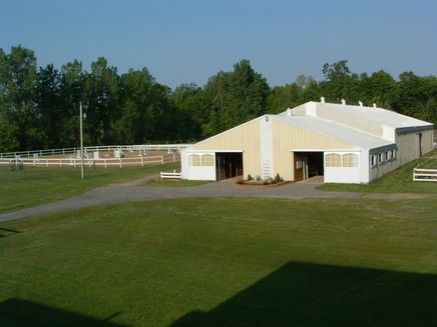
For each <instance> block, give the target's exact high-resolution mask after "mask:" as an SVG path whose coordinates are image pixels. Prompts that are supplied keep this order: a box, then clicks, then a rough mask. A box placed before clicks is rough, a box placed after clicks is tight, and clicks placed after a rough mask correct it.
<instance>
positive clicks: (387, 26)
mask: <svg viewBox="0 0 437 327" xmlns="http://www.w3.org/2000/svg"><path fill="white" fill-rule="evenodd" d="M436 15H437V1H431V0H430V1H427V0H416V1H404V0H396V1H395V0H393V1H388V0H380V1H352V0H350V1H339V0H330V1H328V0H326V1H291V0H290V1H279V0H277V1H275V0H271V1H267V0H265V1H258V0H247V1H243V0H232V1H231V0H222V1H218V0H185V1H182V0H179V1H177V0H173V1H170V0H167V1H166V0H161V1H158V0H149V1H134V0H125V1H121V0H120V1H112V0H105V1H103V0H102V1H97V0H94V1H93V0H87V1H82V0H74V1H64V0H58V1H55V0H53V1H42V0H28V1H23V0H0V47H1V48H3V49H4V50H6V51H9V48H10V47H11V46H12V45H17V44H22V45H23V46H25V47H28V48H31V49H33V50H34V51H35V52H36V55H37V57H38V63H39V64H40V65H46V64H48V63H54V64H55V65H56V66H57V67H60V65H62V64H63V63H66V62H67V61H70V60H72V59H74V58H77V59H79V60H81V61H83V63H84V64H85V67H86V68H87V69H88V67H89V64H90V62H91V61H92V60H94V59H96V58H97V57H98V56H104V57H106V58H108V60H109V62H110V64H112V65H114V66H116V67H118V68H119V71H120V72H125V71H127V70H128V69H129V68H142V67H147V68H148V69H149V70H150V71H151V73H152V74H153V75H154V76H155V77H156V78H157V80H158V81H159V82H161V83H164V84H167V85H169V86H171V87H174V86H176V85H179V84H180V83H184V82H196V83H198V84H200V85H203V84H204V83H205V82H206V81H207V79H208V78H209V77H210V76H212V75H213V74H215V73H217V72H218V71H220V70H230V69H232V65H233V64H234V63H235V62H237V61H239V60H240V59H243V58H246V59H249V60H250V61H251V63H252V65H253V66H254V68H255V69H256V70H257V71H259V72H261V73H262V74H263V75H264V76H265V77H266V78H267V80H268V81H269V83H270V85H272V86H274V85H279V84H284V83H289V82H292V81H294V79H295V78H296V76H297V75H298V74H311V75H312V76H313V77H315V78H316V79H320V78H321V68H322V65H323V64H324V63H325V62H330V63H332V62H335V61H338V60H341V59H348V60H349V66H350V68H351V69H352V70H353V71H355V72H363V71H366V72H373V71H377V70H380V69H384V70H386V71H388V72H390V73H391V74H394V75H395V76H397V75H398V74H399V73H400V72H402V71H405V70H412V71H414V72H416V73H417V74H420V75H430V74H437V18H436V17H437V16H436Z"/></svg>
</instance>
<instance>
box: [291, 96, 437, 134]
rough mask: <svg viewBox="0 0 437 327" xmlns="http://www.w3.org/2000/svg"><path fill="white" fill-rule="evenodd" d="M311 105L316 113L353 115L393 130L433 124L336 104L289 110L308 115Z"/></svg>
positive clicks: (369, 108) (372, 108)
mask: <svg viewBox="0 0 437 327" xmlns="http://www.w3.org/2000/svg"><path fill="white" fill-rule="evenodd" d="M309 103H311V104H313V105H315V106H316V115H317V112H319V111H320V112H321V111H324V110H329V111H330V112H333V111H334V112H336V113H337V114H338V115H351V114H352V115H353V116H354V117H356V119H357V120H365V121H370V122H374V123H379V124H384V125H387V126H390V127H393V128H405V127H420V126H423V127H426V126H432V125H433V124H431V123H428V122H426V121H423V120H419V119H416V118H412V117H409V116H405V115H402V114H399V113H397V112H394V111H391V110H387V109H383V108H374V107H364V106H363V107H362V106H355V105H343V104H338V103H319V102H307V103H306V104H303V105H301V106H298V107H296V108H294V109H291V110H292V112H293V114H296V115H301V114H304V115H305V114H308V113H307V112H306V105H307V104H309Z"/></svg>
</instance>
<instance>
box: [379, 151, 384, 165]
mask: <svg viewBox="0 0 437 327" xmlns="http://www.w3.org/2000/svg"><path fill="white" fill-rule="evenodd" d="M383 162H384V153H382V152H381V153H379V154H378V163H383Z"/></svg>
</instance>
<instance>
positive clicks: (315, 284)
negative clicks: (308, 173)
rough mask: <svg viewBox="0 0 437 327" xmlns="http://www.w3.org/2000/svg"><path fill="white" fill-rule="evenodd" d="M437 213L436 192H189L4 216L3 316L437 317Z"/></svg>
mask: <svg viewBox="0 0 437 327" xmlns="http://www.w3.org/2000/svg"><path fill="white" fill-rule="evenodd" d="M436 210H437V201H435V199H423V200H421V205H420V206H417V204H416V202H413V201H410V200H403V201H380V200H366V199H360V200H300V201H291V200H280V199H223V198H222V199H179V200H160V201H153V202H144V203H130V204H125V205H116V206H115V205H114V206H106V207H95V208H90V209H84V210H78V211H69V212H68V211H67V212H64V213H62V214H56V215H52V216H48V217H41V218H34V219H27V220H22V221H13V222H9V223H3V224H1V225H0V234H1V237H0V257H1V258H2V264H1V265H0V289H1V290H2V292H0V316H1V317H2V323H4V324H5V325H19V324H21V323H23V322H26V323H27V324H31V325H35V326H36V325H41V326H42V325H44V326H47V325H66V324H67V325H101V326H105V325H107V326H117V325H136V326H168V325H174V326H198V325H201V326H206V325H208V326H211V325H217V326H223V325H236V326H241V325H276V326H285V325H311V326H320V325H360V326H378V325H379V326H387V325H390V326H412V325H414V326H431V325H436V324H437V313H436V311H435V307H436V306H437V255H436V253H437V234H436V230H437V220H436V216H435V212H436ZM363 310H364V311H363Z"/></svg>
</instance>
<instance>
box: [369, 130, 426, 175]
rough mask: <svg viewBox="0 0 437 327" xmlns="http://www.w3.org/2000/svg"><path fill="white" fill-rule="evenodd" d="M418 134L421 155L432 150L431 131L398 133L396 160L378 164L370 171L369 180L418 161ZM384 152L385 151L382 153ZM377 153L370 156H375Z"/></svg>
mask: <svg viewBox="0 0 437 327" xmlns="http://www.w3.org/2000/svg"><path fill="white" fill-rule="evenodd" d="M418 133H422V155H423V154H426V153H428V152H429V151H431V150H432V142H433V131H432V130H424V131H420V132H412V133H400V134H397V135H396V146H397V154H396V160H391V161H387V162H384V163H381V164H378V165H377V166H375V167H372V168H371V169H370V180H374V179H378V178H381V177H382V176H384V175H385V174H387V173H389V172H391V171H393V170H395V169H397V168H399V167H400V166H403V165H405V164H406V163H408V162H410V161H412V160H415V159H418V158H419V155H418V153H419V151H418V136H417V134H418ZM383 152H385V151H383ZM378 153H379V152H378V151H373V152H372V154H375V155H377V154H378Z"/></svg>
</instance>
